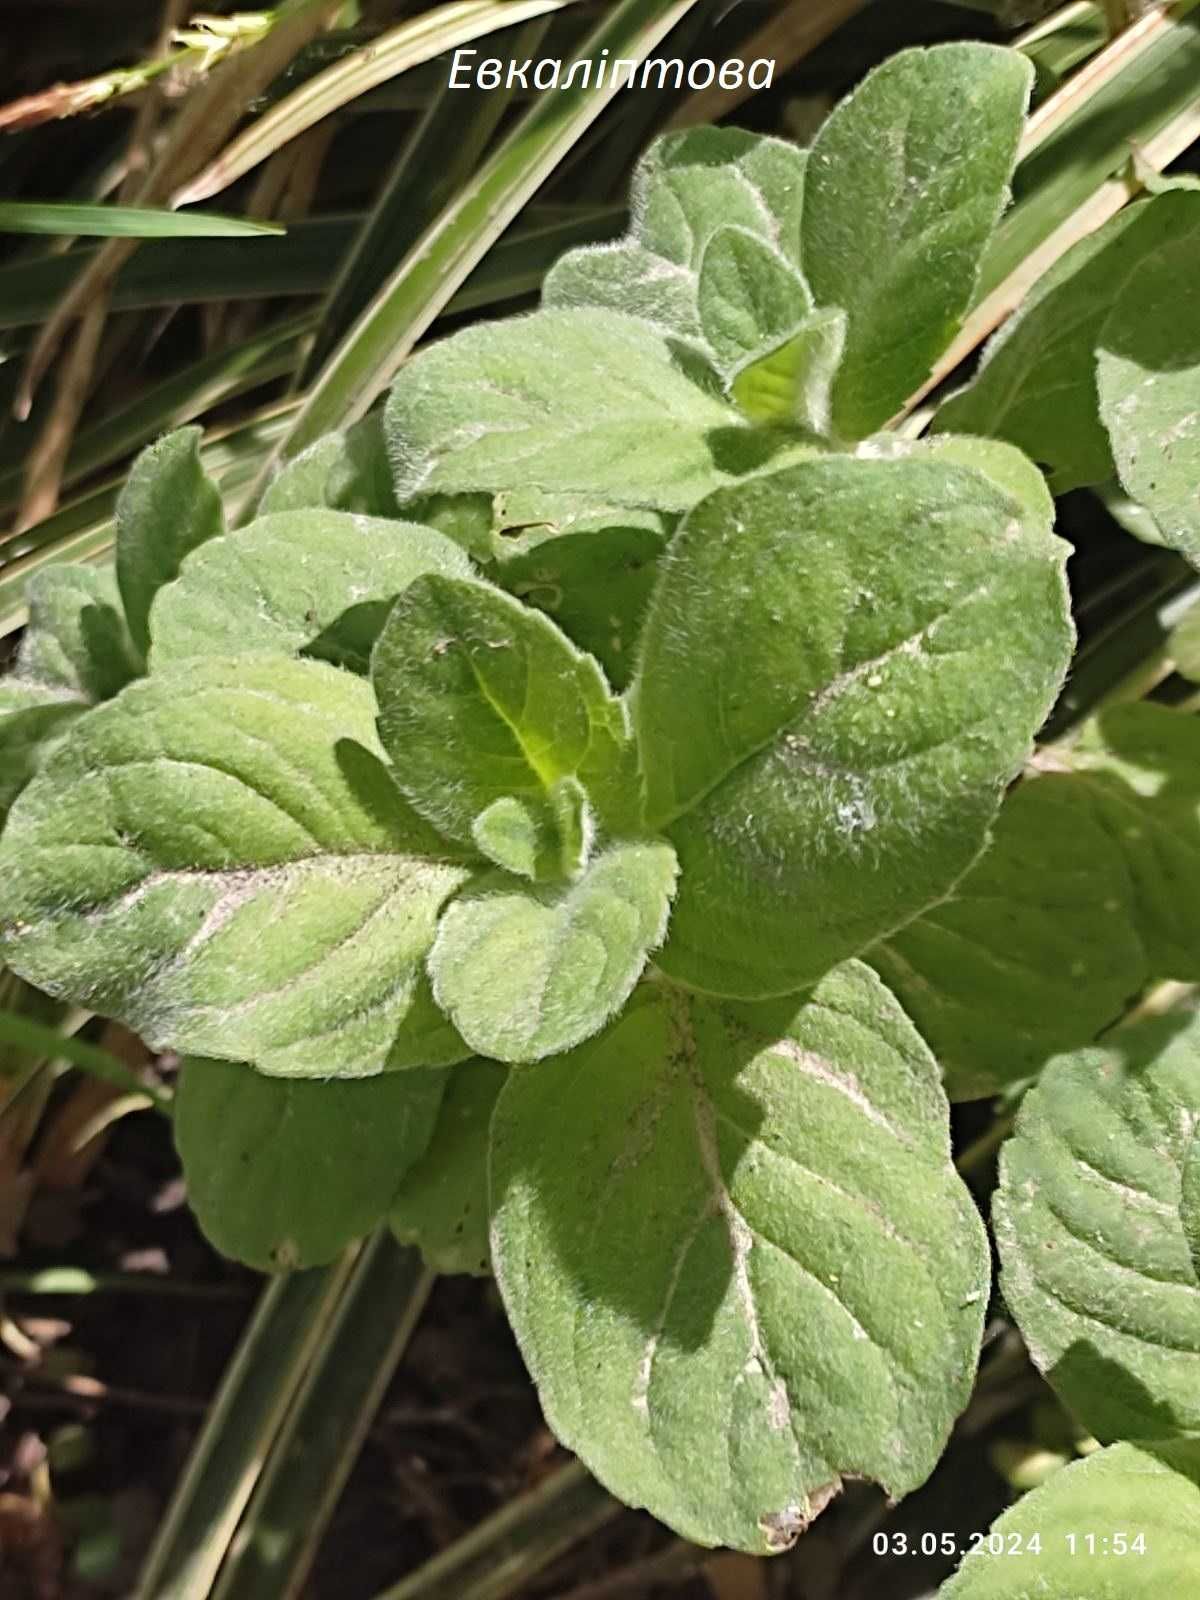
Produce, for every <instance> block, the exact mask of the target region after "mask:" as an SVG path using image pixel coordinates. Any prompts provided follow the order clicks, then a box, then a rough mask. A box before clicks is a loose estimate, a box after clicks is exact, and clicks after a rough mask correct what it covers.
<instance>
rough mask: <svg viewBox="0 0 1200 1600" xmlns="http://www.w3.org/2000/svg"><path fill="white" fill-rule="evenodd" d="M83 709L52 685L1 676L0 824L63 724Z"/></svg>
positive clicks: (44, 758) (49, 749)
mask: <svg viewBox="0 0 1200 1600" xmlns="http://www.w3.org/2000/svg"><path fill="white" fill-rule="evenodd" d="M86 709H87V708H86V706H85V705H84V704H83V703H82V702H80V701H78V700H75V699H73V698H71V697H69V696H63V695H61V694H58V693H57V692H56V691H54V690H52V689H44V688H40V687H39V686H38V685H36V684H29V683H19V682H15V681H14V680H12V679H3V680H0V825H2V824H3V820H4V816H5V814H6V813H7V811H8V808H9V806H11V805H12V803H13V801H14V800H15V799H16V798H17V796H18V795H19V794H20V792H21V790H22V789H23V788H24V787H25V785H26V784H27V783H28V782H29V780H30V778H32V777H33V775H34V773H35V772H36V771H37V770H38V768H39V767H40V766H41V764H42V762H43V761H45V760H46V758H47V756H49V754H50V753H51V751H52V750H53V749H54V747H55V745H56V743H57V742H58V740H59V738H61V736H62V734H63V733H64V732H65V731H66V728H67V727H68V726H69V724H70V723H71V722H73V721H74V719H75V718H76V717H78V716H80V715H81V714H82V713H83V712H84V711H85V710H86Z"/></svg>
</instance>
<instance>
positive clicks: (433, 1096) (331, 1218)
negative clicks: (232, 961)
mask: <svg viewBox="0 0 1200 1600" xmlns="http://www.w3.org/2000/svg"><path fill="white" fill-rule="evenodd" d="M445 1078H446V1074H445V1073H444V1072H404V1073H395V1072H389V1073H385V1074H384V1075H383V1076H382V1077H378V1078H369V1079H365V1080H363V1081H360V1082H347V1083H303V1082H288V1081H287V1080H285V1079H282V1078H268V1077H264V1076H263V1074H262V1073H260V1072H255V1071H254V1070H253V1068H252V1067H248V1066H245V1065H243V1064H242V1063H241V1062H230V1061H205V1060H200V1059H197V1058H192V1059H190V1060H188V1061H185V1063H184V1066H183V1071H182V1073H181V1074H180V1078H179V1087H178V1089H177V1091H176V1094H175V1101H174V1132H175V1143H176V1145H177V1147H178V1149H179V1155H180V1159H181V1161H182V1162H183V1175H184V1178H185V1180H186V1182H187V1193H188V1202H189V1204H190V1205H191V1207H192V1210H193V1211H194V1212H195V1213H196V1218H197V1220H198V1222H199V1223H200V1226H201V1228H202V1229H203V1231H204V1234H205V1236H206V1237H207V1238H208V1239H209V1241H210V1242H211V1243H212V1244H213V1245H215V1246H216V1248H217V1249H218V1250H220V1251H221V1253H222V1254H223V1255H227V1256H232V1257H233V1258H234V1259H235V1260H237V1261H244V1262H245V1263H246V1264H247V1266H251V1267H257V1268H258V1269H259V1270H260V1271H262V1272H281V1271H282V1272H290V1271H293V1270H295V1269H297V1268H304V1267H313V1266H319V1265H321V1264H322V1263H323V1262H326V1261H332V1260H333V1258H334V1256H336V1255H337V1254H338V1252H339V1251H340V1250H342V1248H343V1247H344V1246H345V1245H347V1244H349V1243H350V1242H351V1240H353V1239H358V1238H361V1237H362V1236H363V1235H364V1234H365V1233H368V1232H369V1231H370V1230H371V1229H372V1228H373V1227H375V1225H376V1224H377V1223H378V1222H379V1220H380V1219H381V1218H382V1217H384V1216H386V1214H387V1210H388V1206H389V1204H390V1203H391V1199H392V1196H393V1195H394V1194H395V1192H396V1188H397V1186H398V1184H399V1183H400V1181H401V1179H402V1178H403V1177H404V1175H405V1174H406V1172H407V1171H408V1170H409V1169H410V1168H411V1167H412V1165H413V1163H414V1162H415V1161H417V1160H418V1159H419V1157H420V1156H421V1155H422V1153H423V1152H424V1151H425V1149H426V1147H427V1146H428V1144H429V1140H430V1137H431V1136H432V1133H433V1129H434V1124H435V1121H436V1118H437V1115H438V1107H439V1104H440V1102H441V1099H442V1092H443V1089H444V1086H445Z"/></svg>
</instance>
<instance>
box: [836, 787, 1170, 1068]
mask: <svg viewBox="0 0 1200 1600" xmlns="http://www.w3.org/2000/svg"><path fill="white" fill-rule="evenodd" d="M867 959H868V960H869V961H870V962H871V965H872V966H873V967H874V968H875V969H876V971H877V972H878V973H879V974H880V976H881V977H882V978H883V980H884V982H885V983H886V984H887V985H888V987H889V988H890V989H891V991H892V993H893V994H894V995H895V996H896V998H897V999H898V1000H899V1002H900V1004H901V1005H902V1006H903V1007H904V1009H905V1011H907V1012H908V1014H909V1016H910V1017H911V1018H912V1019H913V1021H914V1022H915V1023H916V1025H917V1027H918V1028H919V1029H920V1031H921V1036H922V1038H923V1039H924V1040H925V1041H926V1043H927V1044H928V1045H929V1047H930V1049H931V1050H932V1051H933V1053H934V1055H935V1056H936V1057H937V1058H938V1062H939V1064H940V1066H941V1068H942V1072H943V1075H944V1077H945V1081H946V1088H947V1091H948V1093H949V1095H950V1098H951V1099H952V1100H953V1099H959V1100H962V1099H971V1098H972V1097H974V1096H978V1095H985V1094H995V1093H997V1092H998V1091H999V1090H1000V1089H1001V1088H1003V1087H1004V1086H1005V1085H1006V1084H1008V1083H1012V1082H1014V1081H1015V1080H1017V1079H1020V1078H1027V1077H1030V1076H1032V1075H1033V1074H1034V1073H1036V1072H1038V1071H1039V1070H1040V1069H1041V1067H1042V1066H1043V1065H1044V1064H1045V1062H1046V1061H1048V1060H1049V1058H1050V1057H1051V1056H1053V1055H1057V1054H1059V1053H1060V1052H1062V1051H1064V1050H1074V1049H1078V1048H1079V1047H1081V1046H1083V1045H1087V1044H1090V1043H1091V1042H1092V1041H1093V1040H1094V1039H1095V1037H1096V1035H1097V1034H1098V1033H1100V1031H1101V1030H1102V1029H1103V1028H1105V1027H1107V1026H1108V1025H1109V1024H1110V1023H1112V1022H1113V1021H1115V1020H1116V1019H1117V1018H1118V1017H1119V1016H1120V1014H1121V1012H1122V1010H1123V1009H1124V1008H1125V1006H1126V1005H1127V1004H1128V1003H1129V1001H1130V1000H1131V999H1132V998H1133V997H1134V996H1135V995H1137V994H1138V993H1140V991H1141V990H1142V988H1143V987H1144V986H1145V984H1146V982H1147V980H1148V978H1149V976H1150V973H1149V967H1148V964H1147V960H1146V952H1145V948H1144V946H1143V944H1142V941H1141V939H1140V938H1139V937H1138V933H1137V929H1136V926H1135V917H1134V911H1133V886H1132V882H1131V879H1130V875H1129V871H1128V869H1127V867H1126V865H1125V860H1124V856H1123V854H1122V852H1121V850H1120V848H1119V847H1118V845H1117V844H1116V842H1115V841H1114V840H1113V839H1112V838H1111V836H1110V835H1109V833H1108V832H1107V830H1106V829H1105V828H1104V826H1103V824H1102V823H1101V822H1100V821H1098V820H1097V818H1096V817H1095V816H1094V815H1093V814H1092V807H1091V804H1090V799H1089V794H1088V788H1087V785H1086V783H1083V782H1081V780H1080V779H1079V778H1077V777H1074V776H1072V775H1070V774H1065V773H1063V774H1059V773H1055V774H1052V775H1047V776H1045V777H1039V778H1036V779H1033V780H1029V779H1026V780H1025V781H1024V782H1022V783H1020V784H1018V785H1017V787H1016V788H1015V789H1014V790H1013V791H1012V792H1011V793H1010V794H1009V795H1008V796H1007V798H1006V799H1005V801H1004V804H1003V806H1002V807H1001V809H1000V815H999V816H998V817H997V819H996V826H995V831H994V833H993V836H992V841H991V844H990V845H989V846H988V848H987V850H985V851H984V853H983V855H982V856H981V857H980V859H979V860H978V861H977V862H976V864H975V865H974V866H973V867H972V868H971V870H970V872H968V873H967V875H966V877H965V878H963V879H962V880H961V881H960V882H959V883H958V884H957V886H956V887H955V889H954V892H953V894H952V895H950V896H949V897H948V898H947V899H946V900H944V901H942V902H941V903H940V904H938V905H935V906H933V907H931V908H930V910H928V911H926V912H925V914H924V915H923V916H921V917H918V918H917V920H916V921H915V922H910V923H909V924H908V926H907V927H906V928H901V929H900V930H899V932H897V933H894V934H892V935H891V936H890V937H889V938H887V939H886V940H884V941H882V942H881V943H879V944H877V945H874V946H872V948H871V950H870V952H869V953H868V956H867Z"/></svg>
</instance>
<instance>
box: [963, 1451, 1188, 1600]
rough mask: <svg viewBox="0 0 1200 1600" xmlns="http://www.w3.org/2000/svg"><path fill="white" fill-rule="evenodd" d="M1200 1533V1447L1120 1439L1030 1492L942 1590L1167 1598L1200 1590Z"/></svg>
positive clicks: (1080, 1599) (1020, 1596)
mask: <svg viewBox="0 0 1200 1600" xmlns="http://www.w3.org/2000/svg"><path fill="white" fill-rule="evenodd" d="M1198 1530H1200V1444H1198V1443H1197V1442H1196V1441H1195V1440H1192V1439H1189V1440H1180V1441H1172V1442H1171V1443H1162V1444H1147V1443H1138V1444H1115V1445H1113V1446H1112V1447H1111V1448H1110V1449H1108V1450H1098V1451H1097V1452H1096V1453H1095V1455H1091V1456H1089V1457H1088V1458H1087V1460H1086V1461H1077V1462H1075V1463H1074V1464H1073V1465H1072V1466H1069V1467H1067V1468H1066V1469H1065V1470H1064V1471H1062V1472H1056V1473H1055V1474H1054V1476H1053V1477H1052V1478H1050V1479H1049V1481H1048V1482H1046V1483H1044V1484H1042V1485H1041V1487H1040V1488H1038V1489H1034V1490H1033V1492H1032V1493H1031V1494H1027V1495H1023V1496H1022V1497H1021V1499H1020V1500H1018V1501H1017V1503H1016V1505H1015V1506H1012V1507H1011V1508H1010V1509H1009V1510H1008V1511H1006V1512H1005V1513H1004V1515H1003V1516H1002V1517H1001V1518H1000V1519H999V1520H998V1521H996V1522H994V1523H993V1524H992V1528H991V1536H989V1537H988V1538H987V1539H985V1540H982V1541H981V1542H980V1543H979V1544H978V1545H977V1546H976V1548H975V1549H974V1550H973V1551H972V1553H971V1554H970V1555H968V1557H967V1559H966V1560H965V1561H964V1562H963V1564H962V1566H961V1568H960V1569H959V1571H958V1572H957V1573H956V1574H955V1576H954V1577H953V1578H951V1579H950V1581H949V1582H948V1583H946V1584H944V1585H943V1586H942V1588H941V1589H939V1590H938V1595H939V1596H940V1600H1032V1597H1033V1596H1034V1595H1036V1596H1037V1600H1164V1597H1165V1596H1167V1595H1172V1596H1174V1595H1179V1596H1183V1595H1190V1594H1195V1593H1197V1592H1200V1531H1198ZM1139 1536H1140V1538H1141V1540H1142V1549H1141V1550H1139V1549H1138V1548H1137V1546H1136V1545H1135V1541H1136V1540H1137V1539H1138V1538H1139Z"/></svg>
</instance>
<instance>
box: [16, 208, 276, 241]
mask: <svg viewBox="0 0 1200 1600" xmlns="http://www.w3.org/2000/svg"><path fill="white" fill-rule="evenodd" d="M286 231H287V230H286V229H285V228H283V227H282V226H281V225H280V224H279V223H277V222H254V221H252V220H251V219H249V218H247V217H225V216H221V215H220V214H219V213H218V212H214V211H162V210H159V209H158V208H156V207H154V206H108V205H99V206H89V205H68V204H63V203H59V202H54V203H49V202H44V201H40V200H0V233H50V234H54V235H56V236H62V237H64V238H68V239H69V238H74V237H78V238H85V237H86V238H91V239H237V238H242V237H244V236H245V235H247V234H278V233H285V232H286Z"/></svg>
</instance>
